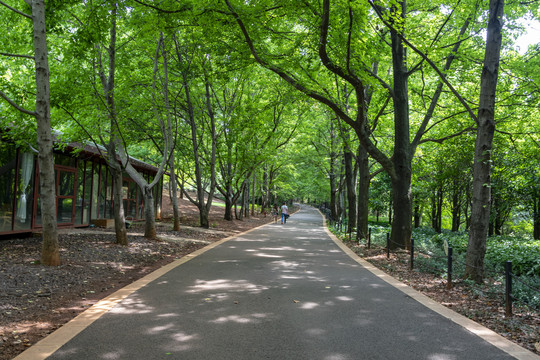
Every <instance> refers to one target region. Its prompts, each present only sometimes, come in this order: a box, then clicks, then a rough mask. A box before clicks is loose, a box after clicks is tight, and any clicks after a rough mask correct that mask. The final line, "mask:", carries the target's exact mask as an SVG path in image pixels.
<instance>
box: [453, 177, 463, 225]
mask: <svg viewBox="0 0 540 360" xmlns="http://www.w3.org/2000/svg"><path fill="white" fill-rule="evenodd" d="M458 186H459V184H458V181H457V180H455V181H454V189H453V193H452V231H453V232H456V231H459V225H460V223H461V202H460V200H459V198H460V195H461V191H460V190H459V188H458Z"/></svg>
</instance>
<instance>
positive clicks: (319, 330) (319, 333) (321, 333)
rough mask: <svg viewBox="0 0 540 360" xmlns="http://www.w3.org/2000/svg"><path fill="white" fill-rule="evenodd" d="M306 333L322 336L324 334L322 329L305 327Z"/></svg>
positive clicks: (324, 331)
mask: <svg viewBox="0 0 540 360" xmlns="http://www.w3.org/2000/svg"><path fill="white" fill-rule="evenodd" d="M306 333H307V334H308V335H311V336H322V335H325V334H326V330H324V329H307V330H306Z"/></svg>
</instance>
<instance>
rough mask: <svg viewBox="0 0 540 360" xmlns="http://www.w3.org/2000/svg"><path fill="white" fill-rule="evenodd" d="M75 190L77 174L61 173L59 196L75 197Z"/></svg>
mask: <svg viewBox="0 0 540 360" xmlns="http://www.w3.org/2000/svg"><path fill="white" fill-rule="evenodd" d="M74 190H75V173H74V172H71V171H60V174H59V178H58V191H57V192H56V194H57V195H58V196H73V192H74Z"/></svg>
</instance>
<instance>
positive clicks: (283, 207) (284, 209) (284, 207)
mask: <svg viewBox="0 0 540 360" xmlns="http://www.w3.org/2000/svg"><path fill="white" fill-rule="evenodd" d="M288 217H289V208H288V207H287V204H285V203H283V205H281V223H282V224H286V223H287V218H288Z"/></svg>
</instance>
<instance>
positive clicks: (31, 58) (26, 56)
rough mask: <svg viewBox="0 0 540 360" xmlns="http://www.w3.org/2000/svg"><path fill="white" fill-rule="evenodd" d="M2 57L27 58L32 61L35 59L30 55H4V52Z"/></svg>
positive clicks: (0, 53) (1, 53)
mask: <svg viewBox="0 0 540 360" xmlns="http://www.w3.org/2000/svg"><path fill="white" fill-rule="evenodd" d="M0 55H3V56H7V57H19V58H25V59H30V60H34V59H35V58H34V57H33V56H30V55H20V54H10V53H4V52H0Z"/></svg>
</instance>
